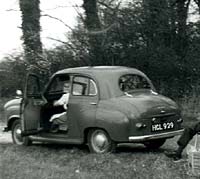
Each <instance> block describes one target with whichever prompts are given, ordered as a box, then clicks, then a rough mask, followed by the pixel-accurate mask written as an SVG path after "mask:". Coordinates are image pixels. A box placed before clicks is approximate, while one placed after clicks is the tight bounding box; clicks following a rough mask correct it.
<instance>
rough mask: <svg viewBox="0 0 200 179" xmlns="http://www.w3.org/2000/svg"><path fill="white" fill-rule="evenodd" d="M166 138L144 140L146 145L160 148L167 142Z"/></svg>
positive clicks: (151, 147)
mask: <svg viewBox="0 0 200 179" xmlns="http://www.w3.org/2000/svg"><path fill="white" fill-rule="evenodd" d="M165 141H166V139H156V140H150V141H147V142H144V145H145V146H146V147H147V148H150V149H158V148H159V147H161V146H162V145H163V144H164V143H165Z"/></svg>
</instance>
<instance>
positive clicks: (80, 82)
mask: <svg viewBox="0 0 200 179" xmlns="http://www.w3.org/2000/svg"><path fill="white" fill-rule="evenodd" d="M72 94H73V95H75V96H80V95H81V96H93V95H96V94H97V88H96V84H95V82H94V81H93V80H92V79H90V78H87V77H80V76H76V77H74V80H73V85H72Z"/></svg>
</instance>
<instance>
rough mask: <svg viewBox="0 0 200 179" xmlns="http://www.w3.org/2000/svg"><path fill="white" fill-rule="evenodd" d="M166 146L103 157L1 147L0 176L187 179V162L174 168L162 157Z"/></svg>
mask: <svg viewBox="0 0 200 179" xmlns="http://www.w3.org/2000/svg"><path fill="white" fill-rule="evenodd" d="M170 140H171V139H170ZM171 141H172V140H171ZM173 142H175V140H173ZM168 143H169V144H166V145H164V147H162V148H161V149H159V150H155V151H150V150H147V149H146V148H145V147H143V146H141V145H128V146H121V147H119V148H118V150H117V153H113V154H104V155H97V154H90V153H88V150H87V149H86V148H78V147H75V146H64V145H53V144H52V145H50V144H49V145H45V144H44V145H39V144H35V145H33V146H30V147H24V146H16V145H12V144H3V145H1V146H0V174H1V175H0V176H1V178H2V179H11V178H14V179H27V178H29V179H38V178H40V179H68V178H70V179H74V178H83V179H90V178H91V179H93V178H95V179H96V178H97V179H98V178H111V179H112V178H113V179H114V178H120V179H121V178H126V179H128V178H130V179H131V178H141V179H144V178H149V179H159V178H162V179H168V178H176V179H179V178H180V179H184V178H190V176H188V175H187V163H186V162H182V163H180V164H176V163H174V162H172V160H170V159H168V158H167V157H165V156H164V154H163V150H164V149H166V147H167V146H168V145H171V144H172V142H168ZM167 148H168V147H167Z"/></svg>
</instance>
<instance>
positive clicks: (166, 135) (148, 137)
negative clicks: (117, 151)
mask: <svg viewBox="0 0 200 179" xmlns="http://www.w3.org/2000/svg"><path fill="white" fill-rule="evenodd" d="M183 130H184V129H181V130H178V131H173V132H165V133H162V134H153V135H145V136H130V137H129V138H128V139H129V142H144V141H147V140H154V139H160V138H169V137H174V136H176V135H180V134H182V132H183Z"/></svg>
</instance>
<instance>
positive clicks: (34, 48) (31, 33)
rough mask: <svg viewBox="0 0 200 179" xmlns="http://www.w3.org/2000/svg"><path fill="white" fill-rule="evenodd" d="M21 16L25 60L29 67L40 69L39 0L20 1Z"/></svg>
mask: <svg viewBox="0 0 200 179" xmlns="http://www.w3.org/2000/svg"><path fill="white" fill-rule="evenodd" d="M19 5H20V10H21V14H22V32H23V35H22V39H23V47H24V53H25V59H26V61H27V63H28V64H29V66H33V67H38V68H40V66H41V65H39V64H41V63H40V62H41V61H42V60H43V56H42V51H43V50H42V43H41V39H40V30H41V27H40V7H39V5H40V0H31V1H30V0H20V1H19Z"/></svg>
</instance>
